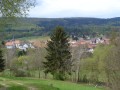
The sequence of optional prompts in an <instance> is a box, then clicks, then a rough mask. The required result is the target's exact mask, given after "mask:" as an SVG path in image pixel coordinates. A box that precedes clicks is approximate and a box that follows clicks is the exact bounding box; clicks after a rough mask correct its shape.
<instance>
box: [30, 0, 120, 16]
mask: <svg viewBox="0 0 120 90" xmlns="http://www.w3.org/2000/svg"><path fill="white" fill-rule="evenodd" d="M38 1H39V3H38V5H37V6H36V7H35V8H32V9H31V10H30V13H29V14H30V17H48V18H58V17H103V18H107V17H116V16H120V13H119V12H120V0H38Z"/></svg>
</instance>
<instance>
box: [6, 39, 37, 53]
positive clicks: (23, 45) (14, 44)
mask: <svg viewBox="0 0 120 90" xmlns="http://www.w3.org/2000/svg"><path fill="white" fill-rule="evenodd" d="M5 46H6V48H7V49H13V48H18V49H20V50H25V51H26V50H27V49H28V48H35V47H34V46H33V45H32V43H29V42H23V41H20V40H10V41H6V43H5Z"/></svg>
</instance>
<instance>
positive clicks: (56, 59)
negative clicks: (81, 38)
mask: <svg viewBox="0 0 120 90" xmlns="http://www.w3.org/2000/svg"><path fill="white" fill-rule="evenodd" d="M68 38H69V37H68V35H67V34H66V32H65V31H64V30H63V28H62V27H59V26H58V27H56V29H55V30H54V32H53V33H52V35H51V37H50V39H51V40H50V41H48V43H47V46H48V47H47V48H46V50H47V52H48V54H47V56H46V57H45V58H46V62H43V63H44V67H45V68H46V70H45V72H46V73H48V72H50V73H51V74H52V75H53V77H54V78H55V79H60V80H64V79H65V74H66V73H69V72H70V70H71V69H70V68H71V63H72V62H71V53H70V47H69V46H70V44H69V43H68V42H69V39H68Z"/></svg>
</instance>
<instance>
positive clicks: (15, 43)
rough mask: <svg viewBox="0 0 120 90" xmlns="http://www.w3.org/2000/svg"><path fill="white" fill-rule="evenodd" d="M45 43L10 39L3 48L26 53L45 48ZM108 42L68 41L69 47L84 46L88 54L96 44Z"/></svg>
mask: <svg viewBox="0 0 120 90" xmlns="http://www.w3.org/2000/svg"><path fill="white" fill-rule="evenodd" d="M47 41H48V40H45V41H40V40H32V41H29V40H28V41H24V40H19V39H12V40H8V41H6V42H5V46H6V48H7V49H13V48H17V49H19V50H24V51H27V49H29V48H31V49H35V48H41V47H46V46H47ZM109 42H110V39H108V38H105V37H103V38H99V37H97V38H91V39H84V38H79V39H78V40H73V39H70V41H69V43H70V47H78V46H82V45H86V47H87V49H88V52H91V53H93V51H94V49H95V47H96V46H97V45H98V44H105V45H108V44H109Z"/></svg>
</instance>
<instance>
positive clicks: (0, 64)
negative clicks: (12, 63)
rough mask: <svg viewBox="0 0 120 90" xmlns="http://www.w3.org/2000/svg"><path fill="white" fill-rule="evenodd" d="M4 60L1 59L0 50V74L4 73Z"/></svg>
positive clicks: (0, 52)
mask: <svg viewBox="0 0 120 90" xmlns="http://www.w3.org/2000/svg"><path fill="white" fill-rule="evenodd" d="M4 68H5V59H3V54H2V50H1V49H0V72H2V71H4Z"/></svg>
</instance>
